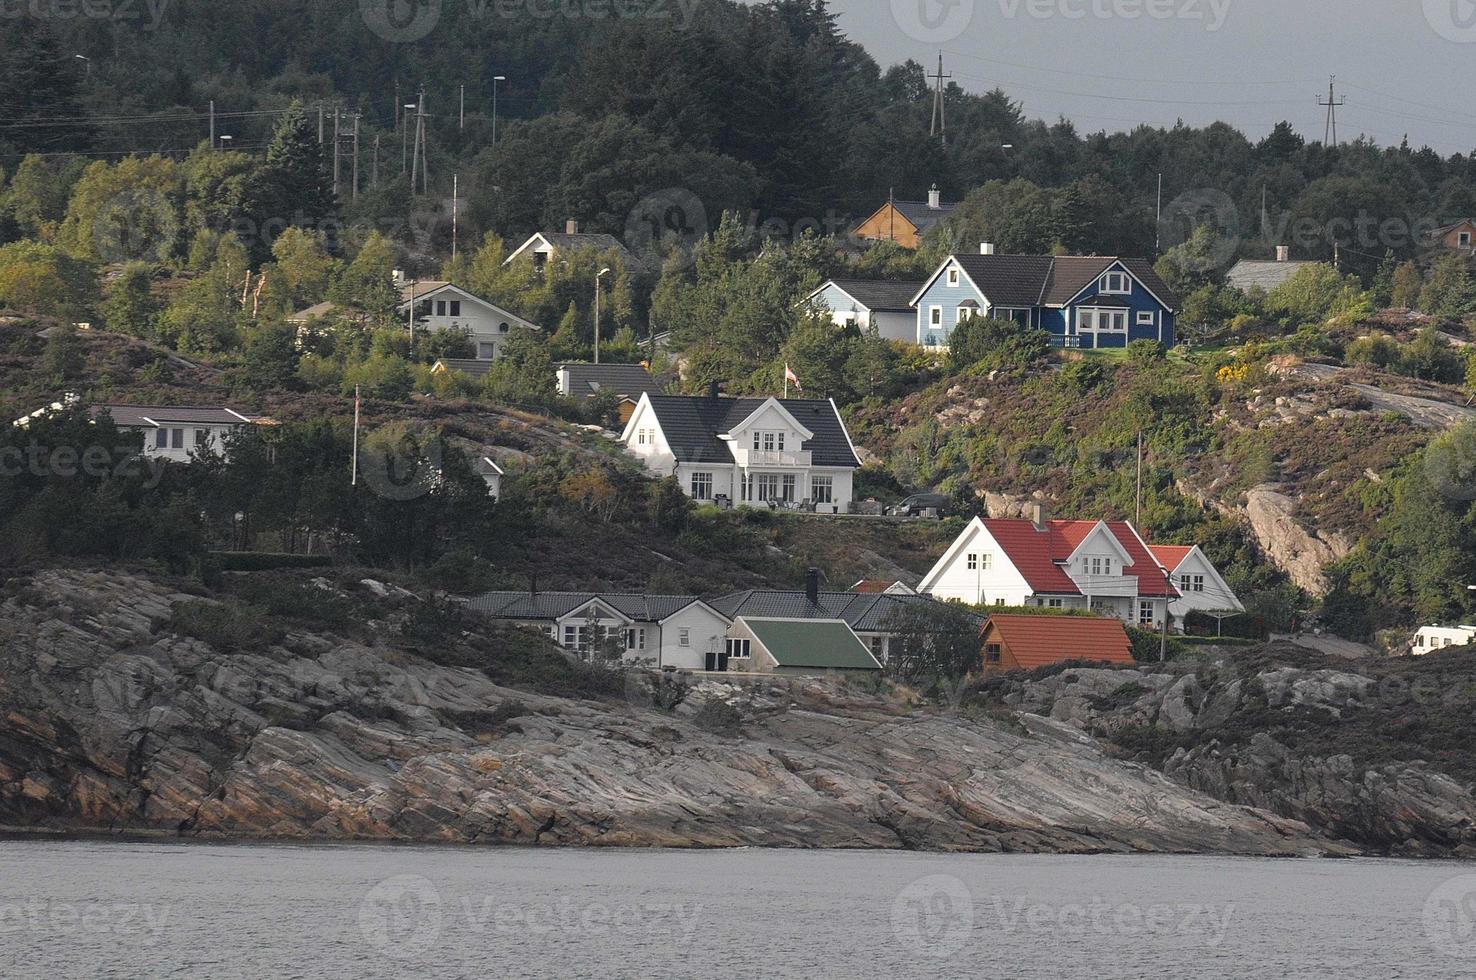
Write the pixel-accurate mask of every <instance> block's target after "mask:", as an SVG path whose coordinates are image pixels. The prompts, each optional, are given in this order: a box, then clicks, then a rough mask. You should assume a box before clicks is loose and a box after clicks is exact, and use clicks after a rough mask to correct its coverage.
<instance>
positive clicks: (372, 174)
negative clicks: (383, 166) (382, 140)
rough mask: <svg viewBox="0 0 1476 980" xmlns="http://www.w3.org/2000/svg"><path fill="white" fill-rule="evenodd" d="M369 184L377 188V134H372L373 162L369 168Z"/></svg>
mask: <svg viewBox="0 0 1476 980" xmlns="http://www.w3.org/2000/svg"><path fill="white" fill-rule="evenodd" d="M369 186H370V187H372V188H374V189H376V190H377V189H378V188H379V134H378V133H375V134H374V163H373V165H372V166H370V168H369Z"/></svg>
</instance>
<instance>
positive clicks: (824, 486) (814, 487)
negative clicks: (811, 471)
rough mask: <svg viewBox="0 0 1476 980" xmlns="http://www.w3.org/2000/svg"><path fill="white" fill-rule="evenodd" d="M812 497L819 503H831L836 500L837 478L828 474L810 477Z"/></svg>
mask: <svg viewBox="0 0 1476 980" xmlns="http://www.w3.org/2000/svg"><path fill="white" fill-rule="evenodd" d="M810 499H811V500H812V501H814V502H815V503H817V504H829V503H834V501H835V480H834V478H833V477H828V476H813V477H811V478H810Z"/></svg>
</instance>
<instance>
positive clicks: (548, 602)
mask: <svg viewBox="0 0 1476 980" xmlns="http://www.w3.org/2000/svg"><path fill="white" fill-rule="evenodd" d="M467 605H468V607H469V608H470V609H472V610H473V611H475V612H478V613H481V614H482V615H484V616H487V617H489V618H492V619H499V620H504V621H510V622H513V623H517V624H519V625H523V626H532V627H535V628H537V629H539V630H541V631H543V632H544V633H545V634H547V636H548V637H549V639H551V640H553V641H554V642H555V643H557V644H559V645H560V646H561V647H563V648H564V649H565V650H568V651H569V652H571V653H573V654H576V655H577V656H579V657H581V658H582V659H585V660H591V659H595V658H598V657H600V656H602V655H604V656H609V655H610V654H612V653H613V654H618V656H619V659H621V660H622V661H624V662H625V663H628V664H634V665H642V666H650V667H656V668H658V669H668V668H669V669H674V670H712V669H716V665H717V663H718V660H719V658H720V657H723V656H725V652H726V649H727V634H728V628H729V627H730V626H731V625H732V621H731V620H730V619H728V617H726V616H724V615H723V614H722V613H720V612H718V611H717V610H716V609H714V608H713V607H712V606H710V605H708V604H707V603H705V602H703V601H702V600H701V599H699V598H697V597H696V596H679V595H639V594H634V593H617V592H533V591H529V592H488V593H486V594H485V595H479V596H474V597H472V598H470V599H468V600H467Z"/></svg>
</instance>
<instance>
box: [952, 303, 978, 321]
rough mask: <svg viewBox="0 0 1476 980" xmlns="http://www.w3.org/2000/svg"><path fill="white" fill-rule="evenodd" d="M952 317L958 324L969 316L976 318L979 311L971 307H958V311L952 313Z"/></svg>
mask: <svg viewBox="0 0 1476 980" xmlns="http://www.w3.org/2000/svg"><path fill="white" fill-rule="evenodd" d="M953 315H954V318H955V320H956V321H957V322H958V323H963V322H964V321H965V320H967V319H968V318H969V317H971V316H978V315H979V310H978V308H976V307H973V306H960V307H959V308H958V309H956V310H954V311H953Z"/></svg>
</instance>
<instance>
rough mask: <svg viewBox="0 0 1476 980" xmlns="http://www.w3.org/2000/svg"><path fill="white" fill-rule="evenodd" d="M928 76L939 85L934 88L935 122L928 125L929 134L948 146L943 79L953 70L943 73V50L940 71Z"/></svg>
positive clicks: (940, 52) (939, 59) (939, 54)
mask: <svg viewBox="0 0 1476 980" xmlns="http://www.w3.org/2000/svg"><path fill="white" fill-rule="evenodd" d="M928 77H929V78H931V79H934V80H935V81H937V83H938V84H937V87H936V88H935V89H934V90H933V122H932V125H930V126H929V127H928V135H929V136H936V137H938V143H939V145H940V146H947V145H948V127H947V125H946V124H945V122H944V119H943V80H944V79H945V78H952V77H953V74H952V73H951V72H950V73H949V74H947V75H945V74H943V52H942V51H939V52H938V73H937V74H936V75H929V76H928Z"/></svg>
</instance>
